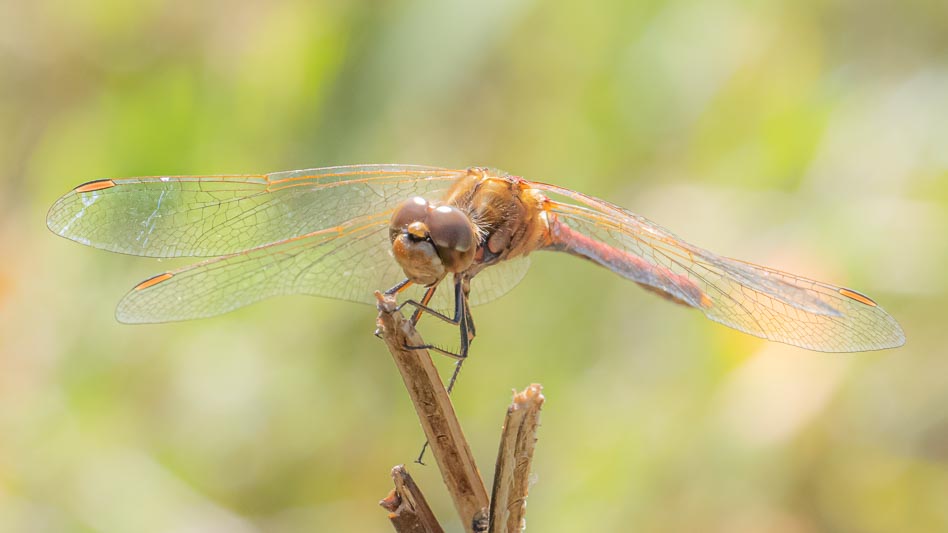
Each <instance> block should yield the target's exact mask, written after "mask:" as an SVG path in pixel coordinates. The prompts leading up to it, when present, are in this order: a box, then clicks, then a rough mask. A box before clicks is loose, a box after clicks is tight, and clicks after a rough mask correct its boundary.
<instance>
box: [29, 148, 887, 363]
mask: <svg viewBox="0 0 948 533" xmlns="http://www.w3.org/2000/svg"><path fill="white" fill-rule="evenodd" d="M47 225H48V226H49V228H50V229H51V230H52V231H53V232H55V233H56V234H58V235H61V236H63V237H66V238H69V239H72V240H74V241H77V242H80V243H82V244H85V245H89V246H94V247H97V248H103V249H106V250H110V251H113V252H120V253H126V254H132V255H141V256H147V257H182V256H200V257H208V259H206V260H204V261H203V262H200V263H197V264H194V265H192V266H189V267H185V268H182V269H179V270H175V271H171V272H165V273H162V274H159V275H157V276H154V277H152V278H150V279H148V280H146V281H144V282H142V283H140V284H138V285H137V286H135V287H134V288H133V289H132V291H131V292H129V293H128V295H126V296H125V298H123V299H122V301H121V302H120V303H119V307H118V310H117V312H116V315H117V317H118V319H119V320H120V321H122V322H130V323H142V322H167V321H172V320H186V319H192V318H202V317H209V316H214V315H218V314H221V313H225V312H228V311H231V310H233V309H236V308H238V307H242V306H244V305H248V304H250V303H253V302H256V301H259V300H262V299H264V298H268V297H272V296H277V295H283V294H311V295H316V296H326V297H332V298H340V299H345V300H353V301H359V302H365V303H374V301H375V300H374V297H373V292H374V291H375V290H378V289H382V288H386V287H393V286H399V287H408V289H407V290H408V291H409V292H405V293H404V295H405V297H406V298H413V296H412V294H411V292H410V291H411V290H415V289H416V288H417V287H422V288H425V287H427V288H428V291H425V294H424V299H423V301H424V303H425V305H429V304H430V306H431V307H433V308H435V309H451V308H454V309H455V319H456V320H458V321H459V322H460V324H461V328H462V330H463V329H465V328H469V329H468V332H469V333H471V334H472V333H473V322H472V321H471V318H470V313H469V312H468V311H467V303H468V302H469V303H470V304H471V305H477V304H479V303H484V302H486V301H490V300H492V299H494V298H497V297H499V296H501V295H503V294H505V293H506V292H508V291H509V290H510V289H511V288H513V287H514V286H515V285H516V284H517V283H518V282H519V281H520V279H521V278H522V277H523V276H524V274H525V273H526V270H527V267H528V265H529V262H528V256H529V255H530V254H531V253H532V252H534V251H557V252H566V253H567V254H570V255H573V256H576V257H580V258H583V259H585V260H588V261H591V262H592V263H595V264H596V265H599V266H601V267H604V268H607V269H609V270H611V271H613V272H614V273H616V274H618V275H619V276H621V277H623V278H625V279H627V280H629V281H632V282H634V283H637V284H639V285H641V286H642V287H644V288H646V289H648V290H650V291H652V292H655V293H657V294H658V295H660V296H663V297H665V298H667V299H669V300H671V301H673V302H676V303H679V304H682V305H684V306H687V307H690V308H693V309H696V310H698V311H700V312H702V313H703V314H704V315H705V316H707V317H708V318H710V319H711V320H714V321H716V322H719V323H721V324H724V325H726V326H729V327H732V328H735V329H738V330H740V331H743V332H745V333H749V334H751V335H755V336H758V337H762V338H765V339H769V340H773V341H778V342H783V343H787V344H792V345H794V346H799V347H802V348H806V349H810V350H818V351H832V352H851V351H862V350H878V349H884V348H892V347H896V346H900V345H902V344H903V343H904V342H905V337H904V334H903V333H902V329H901V327H899V325H898V323H897V322H896V321H895V319H893V318H892V317H891V316H890V315H889V314H888V313H886V312H885V311H884V310H883V309H882V307H880V306H879V305H878V304H877V303H876V302H875V301H873V300H872V299H870V298H869V297H867V296H865V295H863V294H861V293H859V292H857V291H854V290H852V289H847V288H844V287H838V286H834V285H830V284H828V283H823V282H819V281H815V280H812V279H807V278H804V277H801V276H796V275H793V274H789V273H787V272H781V271H778V270H774V269H771V268H766V267H761V266H757V265H754V264H751V263H747V262H744V261H739V260H736V259H730V258H727V257H722V256H720V255H717V254H714V253H712V252H709V251H707V250H704V249H702V248H700V247H697V246H694V245H692V244H689V243H687V242H685V241H684V240H682V239H680V238H678V237H677V236H675V235H674V234H673V233H671V232H670V231H668V230H666V229H664V228H662V227H661V226H659V225H657V224H655V223H654V222H651V221H649V220H647V219H645V218H643V217H641V216H639V215H636V214H634V213H632V212H630V211H627V210H625V209H622V208H620V207H618V206H615V205H613V204H610V203H608V202H606V201H603V200H600V199H597V198H593V197H590V196H586V195H584V194H582V193H578V192H576V191H573V190H570V189H566V188H563V187H558V186H556V185H550V184H545V183H539V182H533V181H528V180H525V179H522V178H519V177H513V176H508V175H506V174H504V173H502V172H497V171H491V170H488V169H483V168H471V169H467V170H457V169H445V168H437V167H424V166H413V165H363V166H347V167H329V168H320V169H309V170H300V171H291V172H278V173H273V174H265V175H225V176H159V177H151V178H125V179H107V180H99V181H94V182H90V183H86V184H83V185H80V186H78V187H76V188H75V189H73V190H72V191H71V192H69V193H67V194H66V195H64V196H63V197H62V198H60V199H59V200H58V201H57V202H56V203H55V204H54V205H53V207H52V208H51V209H50V212H49V215H48V217H47ZM393 257H394V259H393ZM449 274H453V277H454V278H455V291H454V294H452V293H451V291H440V292H439V293H438V294H434V293H433V292H431V290H432V289H433V288H434V287H436V286H437V285H438V284H439V283H440V282H442V281H443V280H444V279H445V278H447V277H448V275H449ZM406 278H407V280H406ZM400 295H401V293H400ZM462 298H463V300H464V301H463V302H461V303H463V307H464V308H463V309H460V307H459V306H460V304H459V303H458V302H459V300H460V299H462Z"/></svg>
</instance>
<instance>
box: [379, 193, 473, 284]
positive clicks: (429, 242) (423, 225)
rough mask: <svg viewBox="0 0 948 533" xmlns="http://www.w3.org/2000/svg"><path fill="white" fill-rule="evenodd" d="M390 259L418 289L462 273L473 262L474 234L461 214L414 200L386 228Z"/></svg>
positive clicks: (444, 207) (451, 209)
mask: <svg viewBox="0 0 948 533" xmlns="http://www.w3.org/2000/svg"><path fill="white" fill-rule="evenodd" d="M389 238H390V239H391V241H392V255H394V256H395V260H396V261H398V264H399V265H401V267H402V270H404V271H405V275H406V276H408V279H410V280H412V281H413V282H415V283H418V284H421V285H431V284H433V283H437V282H439V281H441V279H442V278H444V276H446V275H447V274H448V272H463V271H465V270H467V269H468V268H469V267H470V266H471V264H472V263H473V262H474V253H475V252H476V251H477V230H476V228H475V226H474V223H473V222H472V221H471V219H470V217H468V216H467V215H466V214H465V213H464V212H463V211H461V210H460V209H458V208H456V207H453V206H449V205H441V206H435V205H432V204H430V203H428V201H427V200H425V199H424V198H420V197H415V198H411V199H409V200H407V201H406V202H405V203H403V204H402V205H401V206H399V207H398V208H397V209H396V210H395V214H394V215H392V222H391V225H390V226H389Z"/></svg>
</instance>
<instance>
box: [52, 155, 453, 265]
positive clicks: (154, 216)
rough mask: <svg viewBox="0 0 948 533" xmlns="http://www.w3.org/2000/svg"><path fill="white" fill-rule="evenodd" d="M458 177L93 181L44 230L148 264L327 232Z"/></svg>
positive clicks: (357, 169)
mask: <svg viewBox="0 0 948 533" xmlns="http://www.w3.org/2000/svg"><path fill="white" fill-rule="evenodd" d="M463 173H464V171H460V170H450V169H442V168H437V167H423V166H414V165H365V166H347V167H328V168H318V169H308V170H297V171H290V172H277V173H273V174H265V175H224V176H161V177H148V178H127V179H115V180H100V181H96V182H91V183H87V184H85V185H81V186H79V187H77V188H76V189H74V190H73V191H70V192H69V193H67V194H66V195H64V196H63V197H62V198H60V199H59V200H58V201H57V202H56V203H55V204H54V205H53V207H52V208H51V209H50V211H49V215H48V216H47V225H48V226H49V228H50V229H51V230H52V231H53V232H55V233H57V234H59V235H61V236H63V237H66V238H68V239H72V240H74V241H77V242H80V243H82V244H86V245H89V246H94V247H96V248H102V249H106V250H109V251H113V252H120V253H125V254H131V255H140V256H147V257H181V256H197V257H212V256H218V255H225V254H234V253H237V252H241V251H244V250H248V249H251V248H256V247H259V246H263V245H266V244H270V243H275V242H279V241H283V240H286V239H291V238H296V237H299V236H301V235H308V234H311V233H313V232H317V231H320V230H324V229H327V228H332V227H334V226H338V225H340V224H343V223H345V222H346V221H348V220H352V219H355V218H358V217H362V216H368V215H371V214H373V213H378V212H381V211H385V210H388V209H391V208H393V207H395V206H396V205H397V204H398V203H399V202H401V201H403V200H404V199H406V198H408V197H410V196H413V195H428V194H434V193H436V192H437V191H439V190H441V189H444V188H445V187H447V185H448V183H449V182H450V181H451V180H453V179H455V178H457V177H458V176H460V175H462V174H463Z"/></svg>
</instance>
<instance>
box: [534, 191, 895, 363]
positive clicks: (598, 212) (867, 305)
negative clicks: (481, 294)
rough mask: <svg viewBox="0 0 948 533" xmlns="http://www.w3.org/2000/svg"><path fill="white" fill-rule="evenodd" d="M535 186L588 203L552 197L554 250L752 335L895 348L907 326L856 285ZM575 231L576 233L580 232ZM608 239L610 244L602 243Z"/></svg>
mask: <svg viewBox="0 0 948 533" xmlns="http://www.w3.org/2000/svg"><path fill="white" fill-rule="evenodd" d="M530 186H532V187H535V188H537V189H541V190H543V191H545V192H548V193H554V194H557V195H561V196H565V197H568V198H570V199H571V200H574V201H575V202H577V203H578V204H581V205H573V204H564V203H559V202H554V201H550V203H549V204H548V207H549V209H550V215H549V217H550V219H551V221H552V222H551V224H552V226H553V231H554V233H555V232H556V225H557V223H558V224H561V225H562V226H565V227H561V228H560V230H559V232H560V233H559V237H558V238H559V239H561V240H562V241H563V242H561V243H559V246H554V247H553V248H556V249H559V250H566V249H567V248H573V250H567V251H572V252H573V253H576V254H577V255H583V256H584V257H587V258H589V259H591V260H593V261H594V262H597V263H599V264H600V265H602V266H605V267H607V268H610V269H611V270H613V271H614V272H616V273H617V274H619V275H621V276H623V277H625V278H627V279H630V280H632V281H635V282H637V283H640V284H642V285H644V286H647V287H651V288H654V289H655V290H656V292H659V293H660V294H663V295H665V296H668V297H670V298H671V299H674V300H676V301H678V302H680V303H685V304H687V305H690V306H692V307H695V308H697V309H700V310H701V311H702V312H703V313H704V314H705V315H706V316H707V317H708V318H710V319H711V320H714V321H716V322H720V323H721V324H724V325H726V326H730V327H732V328H735V329H738V330H740V331H743V332H745V333H749V334H751V335H755V336H757V337H761V338H765V339H769V340H772V341H778V342H783V343H786V344H791V345H794V346H799V347H801V348H807V349H810V350H816V351H824V352H855V351H864V350H880V349H884V348H893V347H896V346H901V345H902V344H904V343H905V336H904V334H903V332H902V329H901V327H899V324H898V323H897V322H896V321H895V319H894V318H892V317H891V316H890V315H889V314H888V313H886V312H885V310H883V309H882V308H881V307H879V306H878V305H877V304H876V303H875V302H873V301H872V300H871V299H869V298H868V297H866V296H864V295H862V294H859V293H858V292H856V291H853V290H851V289H846V288H842V287H836V286H833V285H829V284H826V283H821V282H818V281H814V280H811V279H807V278H803V277H800V276H795V275H793V274H788V273H786V272H780V271H778V270H773V269H770V268H766V267H761V266H757V265H753V264H750V263H746V262H743V261H738V260H735V259H729V258H726V257H721V256H718V255H715V254H713V253H711V252H708V251H706V250H702V249H701V248H698V247H696V246H693V245H691V244H688V243H686V242H684V241H682V240H680V239H678V238H677V237H675V236H674V235H673V234H671V233H670V232H668V231H667V230H665V229H663V228H661V227H660V226H658V225H656V224H654V223H652V222H650V221H648V220H647V219H645V218H643V217H641V216H639V215H636V214H634V213H631V212H629V211H626V210H624V209H622V208H620V207H617V206H614V205H612V204H609V203H607V202H604V201H601V200H598V199H596V198H592V197H590V196H586V195H583V194H580V193H576V192H574V191H570V190H568V189H563V188H561V187H556V186H554V185H546V184H540V183H532V182H531V183H530ZM573 232H575V233H573ZM598 244H604V245H606V246H598Z"/></svg>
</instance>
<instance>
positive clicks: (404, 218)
mask: <svg viewBox="0 0 948 533" xmlns="http://www.w3.org/2000/svg"><path fill="white" fill-rule="evenodd" d="M428 209H429V206H428V201H427V200H425V199H424V198H422V197H420V196H416V197H414V198H410V199H408V200H406V201H405V202H403V203H402V205H400V206H398V208H397V209H395V214H394V215H392V222H391V224H390V225H389V237H390V238H391V239H395V237H397V236H398V235H399V234H400V233H403V232H405V231H406V229H407V228H408V227H409V226H411V225H412V224H414V223H416V222H421V223H424V221H425V218H427V217H428Z"/></svg>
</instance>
